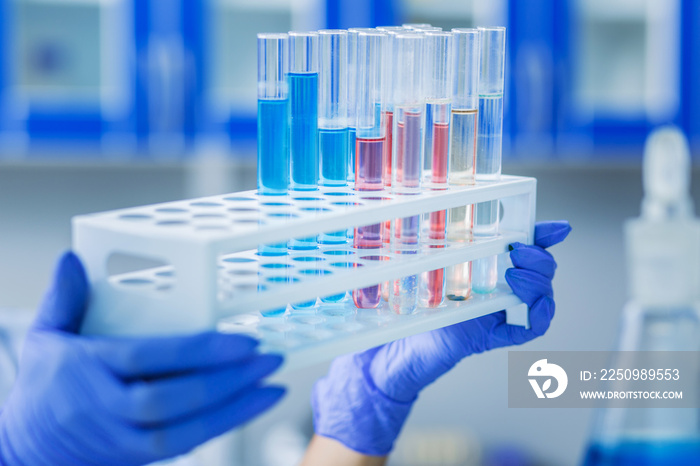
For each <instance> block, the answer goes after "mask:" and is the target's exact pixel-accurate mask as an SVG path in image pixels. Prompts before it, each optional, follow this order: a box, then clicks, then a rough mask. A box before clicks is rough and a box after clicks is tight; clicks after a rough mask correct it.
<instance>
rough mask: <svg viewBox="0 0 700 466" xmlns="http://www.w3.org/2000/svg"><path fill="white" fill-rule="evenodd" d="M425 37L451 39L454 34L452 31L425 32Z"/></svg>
mask: <svg viewBox="0 0 700 466" xmlns="http://www.w3.org/2000/svg"><path fill="white" fill-rule="evenodd" d="M424 35H426V36H435V37H452V36H454V34H453V33H452V31H426V32H425V33H424Z"/></svg>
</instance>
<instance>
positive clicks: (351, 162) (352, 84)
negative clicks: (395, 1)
mask: <svg viewBox="0 0 700 466" xmlns="http://www.w3.org/2000/svg"><path fill="white" fill-rule="evenodd" d="M357 34H359V32H358V31H357V30H356V29H348V66H347V73H348V79H347V84H348V182H349V183H351V182H353V181H355V134H356V132H355V103H356V96H357Z"/></svg>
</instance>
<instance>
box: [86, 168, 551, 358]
mask: <svg viewBox="0 0 700 466" xmlns="http://www.w3.org/2000/svg"><path fill="white" fill-rule="evenodd" d="M536 183H537V181H536V180H535V179H534V178H525V177H516V176H508V175H503V176H502V177H501V179H500V180H499V181H494V182H478V183H477V184H475V185H472V186H454V187H450V188H449V189H446V190H436V191H425V192H423V193H421V194H417V195H397V194H392V193H388V192H386V191H362V192H360V191H354V190H353V189H352V187H343V188H325V187H324V188H321V189H320V190H319V191H314V192H294V191H292V192H290V193H289V194H288V195H286V196H265V195H260V194H258V193H257V192H256V191H244V192H238V193H234V194H227V195H219V196H209V197H204V198H199V199H190V200H183V201H176V202H168V203H162V204H155V205H150V206H143V207H135V208H129V209H121V210H116V211H111V212H104V213H98V214H92V215H84V216H78V217H75V218H74V219H73V247H74V250H75V251H76V253H77V254H78V255H79V256H80V258H81V259H82V261H83V263H84V264H85V267H86V270H87V274H88V279H89V281H90V284H91V287H92V295H91V301H90V307H89V310H88V313H87V316H86V320H85V322H84V325H83V329H82V331H83V333H86V334H100V335H167V334H178V333H190V332H197V331H203V330H210V329H215V328H218V329H220V330H222V331H230V332H243V333H248V334H251V335H254V336H256V337H258V338H260V339H261V340H262V344H263V349H265V350H268V351H275V352H282V353H285V354H286V355H287V356H288V357H287V364H286V366H287V368H289V367H298V366H301V365H306V364H311V363H314V362H319V361H322V360H326V359H330V358H332V357H334V356H337V355H339V354H343V353H346V352H350V351H356V350H360V349H366V348H371V347H373V346H377V345H379V344H382V343H386V342H388V341H391V340H395V339H398V338H401V337H405V336H409V335H412V334H416V333H420V332H423V331H427V330H432V329H435V328H439V327H444V326H447V325H451V324H454V323H457V322H461V321H465V320H469V319H473V318H476V317H480V316H482V315H486V314H490V313H492V312H497V311H500V310H503V309H506V312H507V317H508V322H510V323H516V324H520V325H527V307H526V306H525V305H524V304H523V303H522V302H521V301H520V300H519V299H518V298H517V297H516V296H515V295H513V293H512V292H511V291H510V288H509V287H508V286H507V284H505V282H504V281H503V273H504V271H505V268H506V267H507V266H508V264H509V260H508V255H507V254H506V253H507V249H508V245H509V244H510V243H512V242H514V241H521V242H525V243H528V244H532V241H533V233H534V220H535V203H536ZM490 200H500V202H501V205H502V210H501V222H500V233H499V235H498V236H496V237H491V238H479V239H474V240H472V241H467V242H451V241H444V242H442V243H441V244H430V243H423V244H421V246H420V249H419V252H418V253H417V254H396V253H395V252H392V251H391V248H390V247H389V245H385V246H386V247H385V248H381V249H355V248H353V247H352V244H351V241H348V242H347V243H346V244H330V245H328V244H326V245H320V247H319V248H318V249H315V250H301V251H290V252H289V254H287V255H284V256H262V255H260V254H258V249H257V248H258V246H260V245H269V244H275V243H284V242H286V241H288V240H290V239H292V238H303V237H308V236H315V235H317V234H320V233H322V232H334V231H342V230H345V229H351V228H354V227H358V226H365V225H372V224H377V223H382V222H383V221H386V220H392V219H396V218H401V217H409V216H413V215H421V214H425V213H429V212H434V211H438V210H445V209H450V208H454V207H461V206H465V205H469V204H476V203H479V202H485V201H490ZM115 254H125V255H129V256H135V257H137V258H146V259H151V260H155V261H157V263H159V264H164V265H161V266H158V267H150V268H146V269H142V270H137V271H134V272H129V273H123V274H117V275H111V276H110V274H109V272H108V262H109V260H110V258H111V257H112V256H113V255H115ZM493 255H499V276H500V280H499V286H498V288H497V290H496V291H495V292H494V293H491V294H488V295H478V294H474V293H473V294H472V297H471V298H469V299H468V300H466V301H462V302H456V301H448V300H445V302H444V303H443V304H442V305H441V306H440V307H438V308H434V309H427V308H426V309H423V308H419V309H418V311H417V312H415V313H413V314H411V315H397V314H396V313H394V312H391V311H390V310H389V307H388V306H387V304H386V303H384V302H383V303H382V305H381V306H380V307H379V308H378V309H356V308H355V307H354V305H353V304H352V299H351V298H349V297H346V299H345V301H344V302H342V303H340V304H323V303H321V301H320V300H318V304H317V305H316V306H314V307H313V308H311V309H307V310H294V311H293V312H287V313H286V314H284V315H281V316H279V317H263V316H261V314H260V312H262V313H263V315H265V314H266V312H265V311H269V310H273V309H280V308H281V309H284V308H285V307H286V306H287V303H299V302H304V301H309V300H314V299H316V298H317V297H318V296H328V295H333V294H337V293H342V292H345V291H346V290H353V289H357V288H364V287H367V286H372V285H376V284H378V283H383V282H386V281H390V280H394V279H398V278H401V277H404V276H408V275H414V274H420V273H423V272H427V271H430V270H435V269H439V268H443V267H448V266H451V265H455V264H460V263H463V262H467V261H472V260H476V259H480V258H485V257H490V256H493ZM289 356H293V357H291V358H290V357H289Z"/></svg>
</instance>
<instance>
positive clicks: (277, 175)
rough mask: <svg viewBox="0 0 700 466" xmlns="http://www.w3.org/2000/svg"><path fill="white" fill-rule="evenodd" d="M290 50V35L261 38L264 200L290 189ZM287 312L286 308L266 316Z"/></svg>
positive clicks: (267, 252) (280, 248)
mask: <svg viewBox="0 0 700 466" xmlns="http://www.w3.org/2000/svg"><path fill="white" fill-rule="evenodd" d="M287 46H288V36H287V34H258V192H259V193H260V194H261V195H264V196H283V195H286V194H287V190H288V188H289V98H288V86H287V80H286V73H287ZM274 199H275V198H274V197H272V198H271V201H274ZM258 254H259V255H260V256H286V255H287V244H286V243H277V244H267V245H262V246H260V247H259V248H258ZM284 312H285V308H284V307H283V308H279V309H272V310H269V311H264V312H263V315H264V316H275V315H281V314H284Z"/></svg>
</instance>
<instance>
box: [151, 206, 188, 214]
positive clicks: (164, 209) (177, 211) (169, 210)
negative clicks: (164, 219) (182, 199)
mask: <svg viewBox="0 0 700 466" xmlns="http://www.w3.org/2000/svg"><path fill="white" fill-rule="evenodd" d="M156 212H159V213H162V214H185V213H187V212H189V210H187V209H183V208H180V207H161V208H159V209H156Z"/></svg>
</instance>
